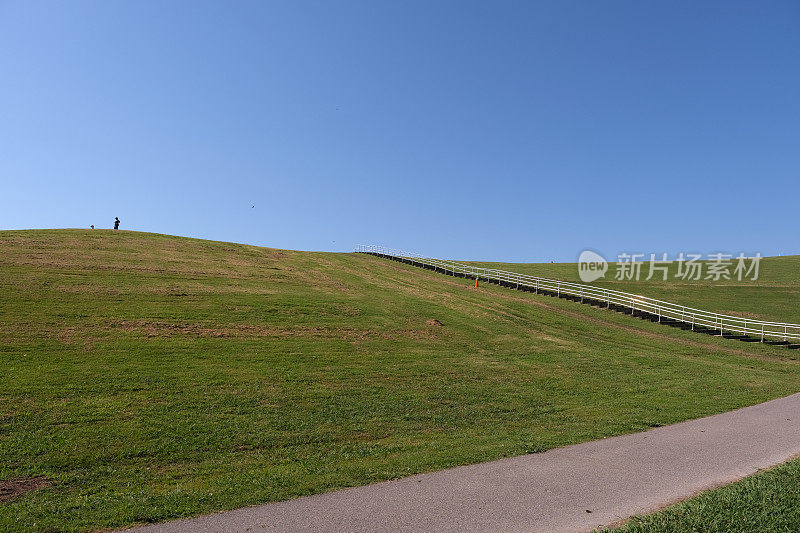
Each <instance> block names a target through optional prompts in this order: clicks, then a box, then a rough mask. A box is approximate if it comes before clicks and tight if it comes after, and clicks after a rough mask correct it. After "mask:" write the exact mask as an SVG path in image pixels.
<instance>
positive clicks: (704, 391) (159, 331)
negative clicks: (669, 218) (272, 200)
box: [0, 230, 800, 531]
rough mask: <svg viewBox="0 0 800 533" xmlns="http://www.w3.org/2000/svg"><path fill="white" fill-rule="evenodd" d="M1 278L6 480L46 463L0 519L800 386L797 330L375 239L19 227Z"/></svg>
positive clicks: (506, 443)
mask: <svg viewBox="0 0 800 533" xmlns="http://www.w3.org/2000/svg"><path fill="white" fill-rule="evenodd" d="M787 264H788V263H787ZM795 264H796V263H791V264H788V265H789V266H787V269H789V270H791V268H793V267H794V265H795ZM764 268H765V272H766V266H765V267H764ZM789 270H787V272H788V271H789ZM795 271H797V270H795ZM787 276H788V277H790V275H787ZM788 277H787V279H788ZM637 287H638V286H637ZM664 290H667V289H664ZM715 290H716V289H713V288H711V289H709V293H714V292H715ZM648 291H649V289H648V290H644V289H642V290H641V291H639V292H642V293H644V294H648ZM687 297H689V295H687ZM783 297H784V293H782V292H778V293H777V296H776V298H777V299H781V298H783ZM749 298H750V296H749V295H740V296H737V300H736V301H732V302H728V303H727V304H726V305H729V306H734V307H731V309H734V308H735V307H736V306H739V305H741V306H743V307H744V306H747V307H748V308H750V309H752V308H753V307H756V302H753V301H751V300H749ZM740 300H741V301H740ZM745 300H746V301H745ZM0 302H1V303H0V368H2V372H0V482H8V481H9V480H18V479H27V478H33V477H36V476H46V481H47V483H45V484H44V485H45V486H44V488H41V489H39V490H35V491H31V492H27V493H26V494H24V495H22V496H21V497H19V498H16V499H13V500H8V501H6V502H5V503H0V530H9V529H12V530H40V531H41V530H47V529H50V530H53V529H60V530H96V529H100V528H114V527H121V526H125V525H130V524H132V523H137V522H149V521H157V520H166V519H169V518H175V517H179V516H190V515H197V514H201V513H207V512H212V511H215V510H220V509H230V508H234V507H240V506H244V505H248V504H254V503H260V502H267V501H276V500H283V499H288V498H293V497H297V496H301V495H306V494H312V493H318V492H323V491H326V490H332V489H336V488H341V487H345V486H352V485H361V484H366V483H370V482H375V481H380V480H385V479H392V478H396V477H400V476H405V475H409V474H412V473H416V472H422V471H430V470H434V469H440V468H445V467H449V466H455V465H459V464H466V463H473V462H478V461H484V460H489V459H495V458H499V457H503V456H508V455H515V454H523V453H535V452H539V451H543V450H545V449H548V448H552V447H556V446H563V445H567V444H572V443H577V442H581V441H586V440H591V439H597V438H601V437H603V436H609V435H615V434H620V433H625V432H632V431H640V430H643V429H647V428H648V427H652V426H658V425H663V424H668V423H673V422H677V421H680V420H683V419H686V418H694V417H699V416H704V415H709V414H714V413H718V412H722V411H726V410H730V409H733V408H737V407H741V406H744V405H749V404H754V403H757V402H760V401H764V400H767V399H771V398H775V397H779V396H782V395H786V394H790V393H793V392H796V391H798V390H800V365H799V364H798V362H797V360H795V359H793V357H796V356H797V355H798V353H797V352H796V351H789V350H781V349H778V348H775V347H769V346H763V345H760V344H758V345H752V344H745V343H737V342H732V341H725V340H722V339H717V338H714V337H709V336H706V335H699V334H694V333H692V332H686V331H681V330H678V329H674V328H667V327H663V326H659V325H658V324H652V323H649V322H644V321H640V320H637V319H632V318H630V317H626V316H624V315H620V314H616V313H612V312H608V311H606V310H603V309H596V308H592V307H588V306H581V305H578V304H575V303H572V302H568V301H562V300H557V299H553V298H548V297H544V296H539V295H534V294H526V293H518V292H515V291H510V290H507V289H502V288H499V287H494V286H482V287H480V288H479V289H475V288H474V287H472V286H471V283H470V281H469V280H462V279H454V278H449V277H445V276H442V275H439V274H435V273H432V272H429V271H425V270H421V269H417V268H414V267H410V266H406V265H402V264H399V263H395V262H391V261H386V260H382V259H378V258H375V257H370V256H365V255H355V254H326V253H306V252H293V251H287V250H274V249H268V248H258V247H252V246H244V245H239V244H231V243H222V242H210V241H201V240H195V239H187V238H181V237H171V236H164V235H155V234H144V233H135V232H124V231H123V232H112V231H100V230H95V231H82V230H49V231H3V232H0ZM791 303H792V301H786V302H785V304H786V305H787V306H791ZM759 305H760V302H759ZM711 307H715V306H711ZM777 309H778V304H775V307H773V308H771V310H770V311H769V312H773V311H775V312H777ZM47 484H49V486H46V485H47ZM0 486H2V485H0Z"/></svg>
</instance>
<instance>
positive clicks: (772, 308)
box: [472, 256, 800, 324]
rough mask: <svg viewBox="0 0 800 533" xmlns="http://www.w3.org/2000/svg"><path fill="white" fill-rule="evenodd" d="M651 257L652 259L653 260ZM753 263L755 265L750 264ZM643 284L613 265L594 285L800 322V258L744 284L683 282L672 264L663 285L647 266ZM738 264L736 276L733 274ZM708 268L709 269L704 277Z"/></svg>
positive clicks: (771, 263) (530, 268) (557, 275)
mask: <svg viewBox="0 0 800 533" xmlns="http://www.w3.org/2000/svg"><path fill="white" fill-rule="evenodd" d="M648 259H649V256H648ZM472 264H475V265H479V266H483V267H488V268H499V269H503V270H510V271H512V272H519V273H521V274H530V275H533V276H539V277H546V278H553V279H559V280H564V281H574V282H579V283H580V282H581V281H580V278H579V277H578V267H577V265H576V264H575V263H486V262H473V263H472ZM747 264H748V265H749V262H748V263H747ZM641 268H642V274H643V275H642V279H641V280H640V281H634V280H623V281H618V280H615V279H614V273H615V267H614V264H613V263H610V264H609V270H608V272H607V273H606V275H605V278H604V279H601V280H598V281H595V282H593V283H591V285H596V286H598V287H607V288H611V289H616V290H620V291H626V292H632V293H635V294H641V295H644V296H649V297H651V298H657V299H661V300H666V301H669V302H673V303H677V304H681V305H686V306H689V307H695V308H699V309H703V310H706V311H714V312H717V313H724V314H731V315H734V316H741V317H743V318H756V319H761V320H772V321H779V322H791V323H794V324H800V307H798V306H797V305H796V302H797V301H798V299H799V298H800V256H788V257H766V258H763V259H762V260H761V264H760V268H759V276H758V280H756V281H751V280H750V279H749V278H746V277H743V279H742V280H741V281H738V280H736V279H735V278H734V276H732V278H733V279H731V280H724V279H721V280H719V281H713V280H710V279H709V280H707V279H701V280H697V281H694V280H681V279H679V278H675V274H676V273H677V269H678V264H677V263H675V262H673V263H672V264H670V265H669V272H668V278H667V280H666V281H663V280H662V279H661V278H660V277H659V276H661V273H660V272H656V274H655V275H654V278H653V279H651V280H650V281H647V280H645V279H644V278H646V277H647V274H648V272H649V263H648V262H646V263H645V264H644V265H642V267H641ZM734 268H735V261H734V266H732V267H731V269H730V272H731V274H733V269H734ZM705 274H706V268H705V267H704V268H703V275H704V276H705Z"/></svg>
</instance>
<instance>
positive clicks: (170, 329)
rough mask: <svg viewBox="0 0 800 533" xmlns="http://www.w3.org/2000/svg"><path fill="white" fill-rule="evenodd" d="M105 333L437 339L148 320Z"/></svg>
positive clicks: (423, 333) (427, 334) (397, 332)
mask: <svg viewBox="0 0 800 533" xmlns="http://www.w3.org/2000/svg"><path fill="white" fill-rule="evenodd" d="M107 329H108V330H122V331H128V332H133V333H143V334H145V335H146V336H147V337H150V338H153V337H173V336H186V335H189V336H196V337H211V338H226V337H232V338H258V337H272V338H288V337H320V338H326V339H340V340H346V341H358V340H366V339H370V338H375V339H386V340H398V339H403V338H405V339H408V338H410V339H417V340H421V339H436V338H438V337H439V336H438V335H437V334H436V333H435V332H433V331H430V329H429V328H419V329H418V328H410V329H409V328H405V329H392V330H384V331H381V330H375V329H365V328H328V327H324V326H296V327H292V328H283V327H278V326H258V325H252V324H228V325H224V326H210V325H203V324H197V323H195V324H192V323H168V322H156V321H148V320H119V321H116V322H112V323H111V324H109V325H108V326H107Z"/></svg>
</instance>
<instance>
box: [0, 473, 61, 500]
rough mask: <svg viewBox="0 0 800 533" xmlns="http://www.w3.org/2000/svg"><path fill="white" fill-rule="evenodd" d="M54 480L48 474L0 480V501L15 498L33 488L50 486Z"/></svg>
mask: <svg viewBox="0 0 800 533" xmlns="http://www.w3.org/2000/svg"><path fill="white" fill-rule="evenodd" d="M52 484H53V482H52V481H51V480H50V479H49V478H48V477H47V476H37V477H21V478H16V479H6V480H4V481H0V503H4V502H10V501H11V500H15V499H17V498H19V497H20V496H22V495H23V494H25V493H26V492H30V491H32V490H37V489H43V488H46V487H49V486H51V485H52Z"/></svg>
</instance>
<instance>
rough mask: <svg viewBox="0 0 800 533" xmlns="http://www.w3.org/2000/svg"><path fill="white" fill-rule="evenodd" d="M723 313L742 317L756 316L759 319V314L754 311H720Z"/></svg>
mask: <svg viewBox="0 0 800 533" xmlns="http://www.w3.org/2000/svg"><path fill="white" fill-rule="evenodd" d="M722 313H723V314H727V315H731V316H739V317H742V318H757V319H759V320H760V319H761V315H757V314H756V313H748V312H747V311H722Z"/></svg>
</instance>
